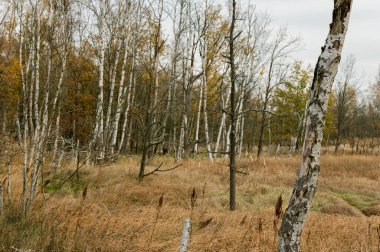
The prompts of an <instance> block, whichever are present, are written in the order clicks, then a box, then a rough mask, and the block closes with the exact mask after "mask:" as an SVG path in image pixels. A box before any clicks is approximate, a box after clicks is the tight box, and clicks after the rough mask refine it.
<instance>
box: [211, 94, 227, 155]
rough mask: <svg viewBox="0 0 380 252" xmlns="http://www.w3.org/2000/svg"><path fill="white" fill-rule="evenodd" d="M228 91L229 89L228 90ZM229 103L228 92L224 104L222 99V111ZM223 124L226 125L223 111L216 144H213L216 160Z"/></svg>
mask: <svg viewBox="0 0 380 252" xmlns="http://www.w3.org/2000/svg"><path fill="white" fill-rule="evenodd" d="M228 90H230V89H228ZM222 99H223V97H222ZM229 101H230V93H229V92H228V94H227V99H226V102H224V99H223V110H226V105H227V104H228V103H229ZM225 123H226V113H224V111H222V116H221V118H220V125H219V130H218V136H217V138H216V142H215V149H214V152H215V153H214V158H216V157H217V156H218V151H219V143H220V139H221V137H222V133H223V128H225Z"/></svg>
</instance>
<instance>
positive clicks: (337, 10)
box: [278, 0, 352, 251]
mask: <svg viewBox="0 0 380 252" xmlns="http://www.w3.org/2000/svg"><path fill="white" fill-rule="evenodd" d="M351 7H352V0H335V1H334V11H333V21H332V23H331V24H330V32H329V35H328V37H327V39H326V42H325V46H324V47H322V53H321V55H320V57H319V59H318V63H317V65H316V68H315V72H314V79H313V84H312V86H311V92H310V97H309V107H308V110H307V116H306V132H305V140H304V145H303V152H302V162H301V166H300V168H299V170H298V174H297V180H296V183H295V185H294V190H293V194H292V196H291V198H290V202H289V206H288V208H287V209H286V212H285V214H284V217H283V220H282V225H281V228H280V230H279V244H278V245H279V247H278V251H300V243H301V234H302V230H303V226H304V224H305V221H306V217H307V213H308V211H309V209H310V205H311V202H312V199H313V197H314V194H315V191H316V188H317V181H318V173H319V169H320V152H321V143H322V139H323V129H324V126H325V115H326V110H327V103H328V97H329V94H330V92H331V87H332V84H333V82H334V78H335V76H336V73H337V70H338V65H339V62H340V58H341V52H342V48H343V43H344V39H345V35H346V32H347V27H348V22H349V18H350V12H351Z"/></svg>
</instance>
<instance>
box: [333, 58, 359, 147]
mask: <svg viewBox="0 0 380 252" xmlns="http://www.w3.org/2000/svg"><path fill="white" fill-rule="evenodd" d="M354 67H355V58H354V56H349V57H348V58H347V59H346V61H345V62H344V65H343V70H342V77H341V79H340V80H338V82H337V83H336V88H335V113H334V114H335V125H336V131H337V132H336V139H335V153H337V152H338V150H339V146H340V144H341V141H342V139H341V138H342V135H343V134H344V132H345V131H346V130H347V126H348V125H349V117H350V112H352V111H353V110H354V107H355V103H356V91H355V86H354V83H353V81H354V80H353V78H354Z"/></svg>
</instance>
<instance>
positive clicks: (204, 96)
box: [202, 39, 213, 162]
mask: <svg viewBox="0 0 380 252" xmlns="http://www.w3.org/2000/svg"><path fill="white" fill-rule="evenodd" d="M203 46H204V49H203V55H202V69H203V74H202V85H203V94H202V99H203V120H204V127H205V140H206V151H207V156H208V158H209V159H210V161H211V162H212V161H213V158H212V152H211V143H210V136H209V128H208V118H207V41H206V39H205V41H204V45H203Z"/></svg>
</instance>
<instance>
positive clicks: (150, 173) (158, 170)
mask: <svg viewBox="0 0 380 252" xmlns="http://www.w3.org/2000/svg"><path fill="white" fill-rule="evenodd" d="M163 164H164V163H161V164H160V165H159V166H157V168H156V169H154V170H153V171H151V172H148V173H145V174H144V175H143V177H146V176H149V175H152V174H154V173H156V172H167V171H172V170H174V169H177V168H178V167H180V166H182V164H179V165H176V166H174V167H172V168H168V169H163V170H161V169H160V168H161V167H162V165H163Z"/></svg>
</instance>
